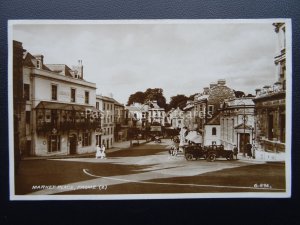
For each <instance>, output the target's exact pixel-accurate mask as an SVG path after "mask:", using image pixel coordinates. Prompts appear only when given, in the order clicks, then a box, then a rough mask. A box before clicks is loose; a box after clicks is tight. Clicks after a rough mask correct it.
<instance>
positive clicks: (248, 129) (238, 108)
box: [220, 97, 255, 153]
mask: <svg viewBox="0 0 300 225" xmlns="http://www.w3.org/2000/svg"><path fill="white" fill-rule="evenodd" d="M253 98H254V97H243V98H234V99H230V100H227V101H225V102H224V103H223V105H222V108H221V112H220V140H221V144H222V145H224V148H225V149H231V150H233V148H234V145H236V146H237V148H238V151H239V152H240V153H246V144H247V143H250V144H251V145H253V144H254V133H255V130H254V127H255V122H254V116H255V115H254V114H255V109H254V102H253Z"/></svg>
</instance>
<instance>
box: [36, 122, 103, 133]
mask: <svg viewBox="0 0 300 225" xmlns="http://www.w3.org/2000/svg"><path fill="white" fill-rule="evenodd" d="M97 128H101V122H100V121H97V120H95V121H80V122H76V121H62V122H38V123H37V128H36V131H37V132H38V133H40V132H52V131H53V130H55V131H57V132H59V131H61V132H65V131H70V130H91V129H93V130H94V129H97Z"/></svg>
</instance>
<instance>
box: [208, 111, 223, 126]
mask: <svg viewBox="0 0 300 225" xmlns="http://www.w3.org/2000/svg"><path fill="white" fill-rule="evenodd" d="M206 125H220V112H217V114H215V115H214V116H213V117H212V118H211V119H210V120H209V121H208V122H207V123H206Z"/></svg>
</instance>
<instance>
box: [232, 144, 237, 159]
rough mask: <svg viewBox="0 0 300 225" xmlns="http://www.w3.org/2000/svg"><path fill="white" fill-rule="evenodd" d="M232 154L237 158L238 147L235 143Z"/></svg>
mask: <svg viewBox="0 0 300 225" xmlns="http://www.w3.org/2000/svg"><path fill="white" fill-rule="evenodd" d="M233 155H234V156H235V159H237V155H238V148H237V147H236V145H234V147H233Z"/></svg>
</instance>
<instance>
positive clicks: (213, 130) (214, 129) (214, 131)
mask: <svg viewBox="0 0 300 225" xmlns="http://www.w3.org/2000/svg"><path fill="white" fill-rule="evenodd" d="M211 133H212V135H217V129H216V128H215V127H213V128H212V130H211Z"/></svg>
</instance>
